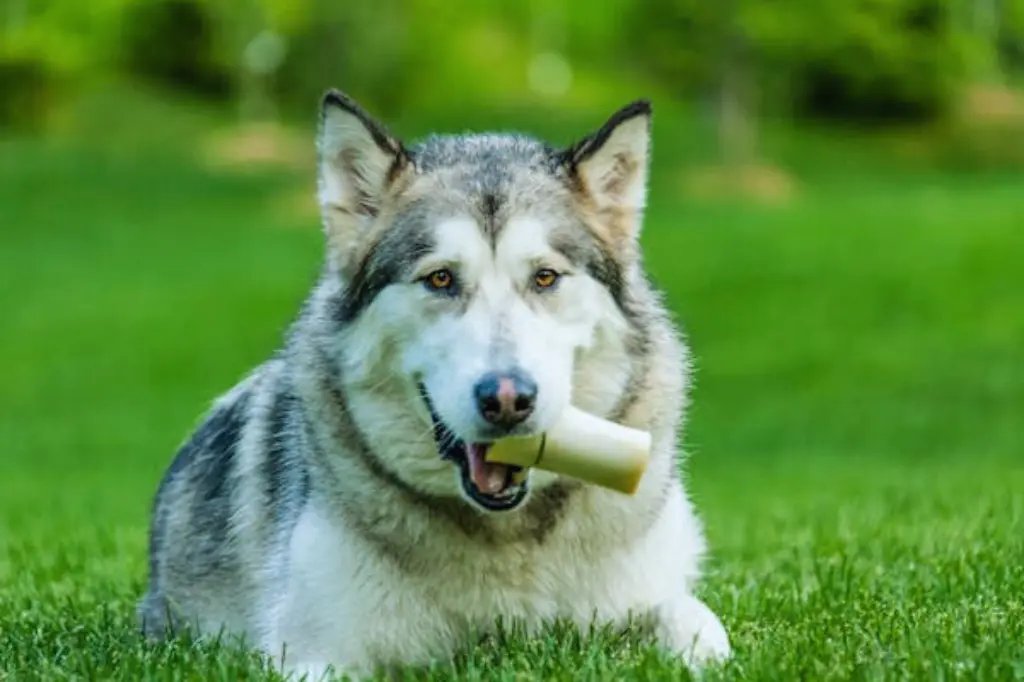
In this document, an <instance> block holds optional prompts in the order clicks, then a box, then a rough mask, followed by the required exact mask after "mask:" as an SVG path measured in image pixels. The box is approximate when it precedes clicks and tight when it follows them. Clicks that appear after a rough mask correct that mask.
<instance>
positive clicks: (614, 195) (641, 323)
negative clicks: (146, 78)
mask: <svg viewBox="0 0 1024 682" xmlns="http://www.w3.org/2000/svg"><path fill="white" fill-rule="evenodd" d="M651 125H652V107H651V104H650V102H649V101H648V100H637V101H635V102H632V103H630V104H628V105H627V106H624V107H623V108H621V109H620V110H618V111H617V112H615V113H614V114H613V115H612V116H611V117H610V118H609V119H607V121H606V122H605V123H604V124H603V125H602V126H601V127H600V128H598V129H596V130H594V131H593V132H591V133H590V134H588V135H586V136H584V137H582V138H580V139H579V141H578V142H576V143H575V144H572V145H570V146H568V147H555V146H552V145H550V144H548V143H545V142H543V141H540V140H537V139H535V138H533V137H530V136H527V135H522V134H518V133H515V134H513V133H486V134H485V133H467V134H462V135H435V136H430V137H426V138H425V139H423V140H421V141H419V142H418V143H417V144H415V145H406V144H404V143H403V142H402V141H400V140H399V139H398V138H396V137H394V136H393V135H392V134H391V133H390V132H389V131H388V130H387V129H386V128H385V127H384V125H382V124H381V123H380V122H378V121H377V120H375V118H374V117H372V116H371V115H370V114H369V113H368V112H367V110H365V109H364V108H362V106H361V105H360V104H358V103H357V102H356V101H354V100H353V99H352V98H350V97H349V96H348V95H346V94H344V93H341V92H339V91H336V90H329V91H327V92H326V94H325V95H324V96H323V98H322V99H321V101H320V116H319V126H318V134H317V162H316V163H317V171H318V180H317V192H318V198H319V203H320V208H321V213H322V223H323V230H324V234H325V257H324V259H323V264H322V269H321V271H320V273H319V274H318V277H317V278H316V283H315V285H314V286H313V287H312V290H311V292H310V293H309V295H308V297H307V298H306V299H305V301H304V303H303V305H302V306H301V310H300V311H299V313H298V315H297V317H296V318H295V319H294V320H293V321H292V323H291V324H290V326H289V328H288V332H287V334H286V335H285V339H284V341H283V342H282V343H281V344H280V346H279V348H278V350H277V351H276V352H275V353H274V354H273V356H272V357H270V358H269V359H268V360H267V361H265V362H264V363H263V364H261V365H260V366H258V367H257V368H255V369H254V370H253V371H251V372H250V373H248V374H247V375H245V376H244V377H241V378H240V380H239V382H238V383H237V384H236V385H235V386H234V387H233V388H231V389H230V390H228V391H227V392H226V393H224V394H223V395H222V396H220V397H219V398H217V399H216V400H215V401H214V402H213V403H212V404H211V406H210V407H209V409H208V411H207V412H206V413H205V414H204V415H203V416H202V418H201V421H200V423H199V425H198V426H197V427H196V428H195V430H194V432H193V433H192V435H191V436H190V437H189V438H188V439H187V441H186V442H185V443H184V444H183V445H182V446H181V447H180V449H179V450H178V453H177V455H176V457H175V458H174V459H173V462H172V463H171V464H170V466H169V467H168V469H167V470H166V472H165V474H164V475H163V477H162V479H161V481H160V483H159V487H158V490H157V493H156V496H155V500H154V502H153V507H152V514H151V518H150V536H149V541H150V545H149V576H148V587H147V592H146V594H145V595H144V596H143V597H142V599H141V600H140V601H139V604H138V616H139V618H140V624H141V628H142V630H143V632H145V633H146V635H147V636H149V637H155V638H159V637H165V636H169V635H170V634H172V633H178V632H181V631H184V630H189V629H191V631H193V632H198V633H199V634H200V635H208V636H212V635H215V634H218V633H221V634H222V633H225V632H226V633H229V634H231V635H235V636H238V637H241V638H243V639H244V641H245V642H247V643H249V644H250V645H252V646H254V647H255V648H257V649H258V650H260V651H262V652H265V653H266V654H267V655H268V656H269V657H271V658H272V659H273V660H275V661H276V662H277V663H278V664H279V665H280V666H281V668H282V669H283V670H285V671H286V672H289V673H295V674H297V675H308V676H309V677H310V678H319V677H321V676H323V675H324V674H325V673H328V674H329V673H331V672H332V671H333V672H334V673H339V674H347V675H352V676H362V675H371V674H376V673H378V672H380V671H382V670H397V669H402V668H403V667H405V666H419V665H426V664H430V663H432V662H436V661H450V660H451V657H452V656H453V655H454V653H455V652H457V651H458V650H460V649H461V648H463V647H467V646H470V645H471V644H472V643H473V642H474V641H477V640H475V639H474V638H476V637H479V636H483V635H486V634H487V633H489V632H494V628H495V627H496V625H495V623H496V622H497V621H498V620H499V619H500V620H503V621H507V622H516V623H519V624H521V625H522V626H523V627H524V628H525V632H526V633H527V634H530V633H538V632H540V631H541V630H542V628H543V627H545V626H546V624H549V623H552V622H554V621H556V620H560V621H561V622H569V623H572V624H575V625H577V626H579V627H580V628H581V629H586V628H590V627H592V626H594V625H602V624H608V625H611V626H615V627H628V624H629V623H631V622H641V621H642V622H645V623H647V624H648V627H649V632H650V633H651V635H652V637H653V638H654V641H655V642H657V644H658V645H660V646H661V647H663V648H664V649H665V650H667V651H668V652H670V653H672V654H675V655H679V656H681V657H682V658H683V660H684V661H685V663H686V664H687V665H689V666H690V667H691V669H693V670H695V671H699V670H703V669H705V668H706V665H707V664H709V663H711V662H716V661H723V660H725V659H727V658H729V657H730V656H731V648H730V642H729V638H728V636H727V633H726V631H725V629H724V627H723V625H722V623H721V621H720V620H719V618H718V617H717V616H716V615H715V614H714V613H713V612H712V611H711V610H710V609H709V608H708V607H707V606H706V605H705V604H704V603H703V602H702V601H701V600H700V599H698V598H697V597H695V596H694V588H695V586H696V584H697V582H698V580H699V579H700V576H701V572H702V568H701V567H702V564H703V558H704V556H705V553H706V541H705V537H704V534H703V530H702V528H703V527H702V524H701V522H700V521H699V519H698V516H697V514H696V512H695V510H694V507H693V505H692V504H691V502H690V501H689V499H688V497H687V494H686V491H685V489H684V485H683V481H682V479H681V475H680V465H681V463H682V455H681V454H680V449H679V444H678V440H679V438H680V433H681V430H682V428H683V422H684V419H683V413H684V410H685V408H686V405H687V402H688V392H689V384H690V373H691V369H690V367H691V361H690V354H689V351H688V348H687V346H686V344H685V341H684V338H683V334H682V332H681V331H680V330H678V329H677V328H676V326H675V324H674V323H673V321H672V319H671V317H670V315H669V313H668V312H667V310H666V308H665V306H664V305H663V303H662V299H661V294H660V293H659V291H658V290H657V289H656V288H655V287H654V285H653V284H652V283H651V282H650V280H649V278H648V276H647V275H646V273H645V270H644V267H643V264H642V253H641V249H640V245H639V242H640V239H639V237H640V233H641V226H642V222H643V216H644V209H645V205H646V197H647V183H648V173H649V156H650V147H651V140H650V137H651ZM570 403H571V404H572V405H574V406H576V407H578V408H580V409H583V410H586V411H587V412H590V413H592V414H595V415H598V416H601V417H604V418H607V419H610V420H613V421H615V422H618V423H621V424H624V425H628V426H632V427H635V428H638V429H644V430H647V431H649V432H650V433H651V437H652V454H651V460H650V463H649V468H648V469H647V471H646V472H645V474H644V476H643V479H642V481H641V483H640V486H639V489H638V490H637V491H636V493H635V494H634V495H626V494H623V493H620V492H616V491H612V490H607V489H604V488H600V487H597V486H594V485H591V484H587V483H585V482H583V481H580V480H575V479H572V478H569V477H565V476H559V475H556V474H552V473H549V472H546V471H542V470H539V469H535V468H528V469H520V468H517V467H514V466H507V465H501V464H495V463H490V462H488V461H487V460H486V453H487V449H488V447H489V444H491V443H493V442H494V441H495V440H496V439H499V438H501V437H504V436H508V435H524V434H532V433H538V432H542V431H544V430H545V429H547V428H548V427H550V425H551V424H552V423H553V422H554V421H555V420H556V419H557V418H558V416H559V415H560V413H561V411H562V410H563V409H564V408H566V406H568V405H569V404H570ZM633 619H637V620H636V621H634V620H633Z"/></svg>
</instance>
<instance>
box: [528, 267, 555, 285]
mask: <svg viewBox="0 0 1024 682" xmlns="http://www.w3.org/2000/svg"><path fill="white" fill-rule="evenodd" d="M558 277H559V274H558V273H557V272H555V271H554V270H551V269H549V268H544V269H542V270H538V271H537V272H536V273H534V275H533V283H534V284H535V285H536V286H537V288H538V289H550V288H551V287H553V286H555V283H556V282H558Z"/></svg>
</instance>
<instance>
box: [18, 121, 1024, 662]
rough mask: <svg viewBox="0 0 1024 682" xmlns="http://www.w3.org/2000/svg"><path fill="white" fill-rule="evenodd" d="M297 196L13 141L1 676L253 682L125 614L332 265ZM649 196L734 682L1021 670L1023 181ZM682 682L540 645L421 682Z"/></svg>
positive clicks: (633, 646)
mask: <svg viewBox="0 0 1024 682" xmlns="http://www.w3.org/2000/svg"><path fill="white" fill-rule="evenodd" d="M661 158H662V159H664V156H662V157H661ZM305 181H306V179H305V178H296V177H290V176H288V175H285V174H250V175H247V176H225V175H216V174H212V173H211V172H206V171H203V170H201V169H200V168H198V167H196V166H194V165H192V164H191V163H190V162H188V161H187V160H185V159H183V158H182V157H181V156H180V155H177V156H172V155H165V156H161V155H160V154H158V153H156V152H153V153H150V152H148V151H147V152H146V153H145V154H144V155H142V157H141V158H139V157H133V156H132V155H131V154H128V153H125V152H124V150H117V149H113V150H110V151H102V150H101V149H100V146H99V145H71V146H68V145H63V144H61V145H55V144H44V143H41V142H14V141H7V142H0V329H2V332H3V333H2V334H0V376H2V377H3V378H2V381H0V679H4V680H6V679H12V680H14V679H17V680H21V679H67V678H75V679H121V680H138V679H143V678H158V679H258V678H262V675H263V674H264V673H263V672H261V671H262V668H261V666H260V664H259V663H258V661H256V659H255V658H247V657H244V656H242V655H239V654H237V653H232V652H229V651H226V650H225V651H222V650H219V649H218V648H216V647H195V646H189V645H187V644H186V643H183V642H179V643H174V644H168V645H163V646H150V645H147V644H144V643H143V642H142V641H141V640H140V638H139V636H138V635H137V634H136V631H135V623H134V615H133V608H134V602H135V600H136V598H137V597H138V596H139V594H140V592H141V590H142V587H143V581H144V577H145V562H146V549H145V543H146V536H145V534H146V521H147V512H148V505H149V501H150V496H151V494H152V492H153V490H154V489H155V486H156V483H157V479H158V477H159V475H160V473H161V471H162V469H163V467H164V466H165V465H166V464H167V462H168V461H169V459H170V457H171V455H172V452H173V450H174V448H175V446H176V445H177V444H178V442H179V441H180V440H181V438H182V437H183V436H184V435H185V434H186V432H187V431H188V430H189V429H190V427H191V426H192V425H193V424H194V422H195V419H196V417H197V416H198V414H199V412H200V411H201V410H202V409H204V407H205V405H206V404H207V403H208V401H210V400H211V399H212V398H213V397H214V396H215V395H216V394H217V393H218V392H219V391H221V390H224V389H225V388H227V387H228V386H229V385H230V384H231V383H232V382H233V381H235V380H236V379H237V378H238V377H239V376H240V375H241V374H242V373H243V372H245V371H246V369H247V368H249V367H250V366H251V365H252V364H254V363H256V362H258V361H260V360H261V359H263V358H264V357H265V356H266V355H267V354H268V353H269V352H270V351H271V350H272V349H273V348H274V346H275V345H276V344H277V343H278V340H279V338H280V335H281V333H282V331H283V330H284V328H285V326H286V324H287V323H288V321H289V320H290V319H291V317H292V315H293V314H294V313H295V311H296V306H297V305H298V303H299V301H300V299H301V298H302V296H303V294H304V292H305V290H306V287H307V286H308V285H309V284H310V283H311V282H312V280H313V278H314V276H315V274H316V272H317V268H318V265H319V262H318V259H319V256H320V252H319V249H320V236H319V233H318V232H317V226H316V223H315V220H312V221H311V220H310V219H309V218H307V217H290V216H288V215H287V214H286V213H284V212H282V211H280V210H278V207H279V206H280V205H281V203H280V199H281V197H283V196H290V195H291V194H293V193H294V192H295V191H296V190H297V189H299V190H301V188H302V187H303V185H302V184H301V183H302V182H305ZM663 185H665V186H664V187H662V188H661V189H659V190H657V191H655V193H654V195H653V197H652V201H653V207H652V210H651V214H650V219H649V222H648V228H647V232H646V235H645V241H646V245H647V248H648V254H649V256H648V262H649V267H650V269H651V271H652V273H653V274H654V276H655V278H656V279H657V280H658V282H659V283H660V284H661V285H662V286H663V287H664V288H665V289H666V290H667V291H668V293H669V297H670V300H671V303H672V305H673V308H674V310H675V311H676V312H677V314H678V315H679V319H680V321H681V322H682V323H683V324H684V326H685V328H686V330H687V333H688V335H689V337H690V341H691V343H692V345H693V347H694V350H695V353H696V356H697V366H698V376H697V382H696V391H695V393H694V406H693V409H692V412H691V415H690V423H689V429H688V432H687V443H688V448H689V450H690V452H691V455H692V458H691V460H690V465H689V473H688V479H689V481H690V488H691V490H692V493H693V495H694V497H695V498H696V500H697V501H698V503H699V505H700V508H701V510H702V513H703V515H704V517H705V519H706V522H707V528H708V533H709V536H710V542H711V546H712V548H713V551H714V554H713V557H712V562H711V564H710V566H709V568H710V570H711V574H710V576H709V579H708V582H707V584H706V588H705V596H706V598H707V600H708V601H709V602H710V604H711V605H712V606H713V607H714V609H715V610H716V611H717V612H719V613H720V614H721V615H722V617H723V618H724V620H725V623H726V626H727V628H728V629H729V631H730V633H731V635H732V637H733V641H734V644H735V648H736V651H737V656H736V659H735V661H734V662H732V663H730V664H729V665H727V666H726V667H725V668H724V669H723V670H722V671H721V678H722V679H731V680H739V679H743V680H796V679H814V680H825V679H936V680H948V679H965V680H967V679H970V680H976V679H985V680H1012V679H1024V190H1022V188H1021V182H1020V178H1019V177H998V176H991V177H984V178H982V177H975V178H954V177H934V176H929V177H924V176H920V177H917V178H914V177H896V178H887V179H884V180H883V179H882V178H881V177H879V178H876V179H875V180H872V179H871V178H870V177H868V178H864V177H862V178H860V179H858V180H852V179H851V180H849V181H848V182H846V183H843V182H835V181H832V182H829V183H827V184H822V185H821V186H820V187H810V188H808V190H807V193H806V196H805V198H804V199H802V200H800V201H798V202H797V203H795V204H793V205H791V206H789V207H787V208H774V209H756V208H753V207H740V206H710V205H703V206H702V205H697V204H686V203H683V202H681V201H679V200H678V199H676V198H674V197H673V195H672V192H671V191H670V189H668V188H667V183H663ZM309 191H312V188H311V186H310V187H309ZM681 674H682V673H681V668H680V667H679V666H678V664H677V663H675V662H672V661H670V660H667V659H664V658H661V657H659V656H658V655H657V654H656V653H654V652H653V651H652V650H651V649H649V648H648V647H647V646H646V645H645V644H644V643H643V642H642V641H638V640H636V639H631V638H629V637H626V638H625V639H622V638H614V637H611V636H597V637H596V638H595V639H594V640H591V641H584V642H582V643H581V641H580V639H579V637H578V636H574V635H573V634H572V633H570V632H565V631H554V630H553V631H552V633H551V635H550V636H549V637H546V638H543V639H540V640H534V641H525V640H522V639H519V638H516V637H514V636H510V637H509V638H508V639H506V640H505V641H492V642H487V643H485V644H484V645H482V646H481V647H479V648H477V649H475V650H473V651H467V652H466V653H465V655H464V656H463V657H462V658H461V659H460V660H459V662H458V664H457V669H456V670H452V669H448V668H439V669H438V670H436V671H432V672H424V671H418V672H410V675H411V676H415V677H417V678H418V679H424V678H429V679H453V678H455V677H457V676H458V677H460V678H462V679H480V680H482V679H501V680H513V679H516V680H526V679H561V680H574V679H581V678H587V679H638V680H639V679H644V680H652V679H678V678H679V676H680V675H681Z"/></svg>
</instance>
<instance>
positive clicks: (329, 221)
mask: <svg viewBox="0 0 1024 682" xmlns="http://www.w3.org/2000/svg"><path fill="white" fill-rule="evenodd" d="M317 153H318V154H317V155H318V163H317V166H318V168H317V172H318V178H317V185H318V193H319V200H320V209H321V212H322V213H323V220H324V228H325V230H326V231H327V236H328V239H329V240H330V241H331V243H332V246H334V247H335V248H336V249H340V250H341V252H344V251H346V250H347V249H349V248H351V246H352V244H353V243H354V241H355V240H356V238H357V237H358V236H359V234H360V232H361V231H362V230H363V229H365V228H366V227H367V226H368V225H369V224H371V223H372V222H373V219H374V218H375V217H376V216H377V214H378V212H379V211H380V208H381V201H382V199H383V198H384V196H385V195H386V193H387V192H388V190H389V189H391V187H392V185H393V184H394V183H395V182H396V180H397V179H398V178H399V176H400V175H401V174H402V173H403V171H405V170H406V169H407V167H408V166H409V165H410V163H409V156H408V154H407V153H406V151H405V148H404V147H403V146H402V143H401V142H400V141H399V140H397V139H395V138H394V137H392V136H391V135H390V134H388V132H387V130H386V129H385V128H384V126H383V125H381V124H380V123H378V122H377V121H375V120H374V119H373V118H372V117H371V116H370V115H369V114H368V113H367V112H366V111H364V110H363V108H362V107H360V106H359V105H358V104H356V102H355V101H354V100H352V99H351V98H350V97H348V96H347V95H345V94H344V93H341V92H338V91H337V90H330V91H328V92H327V93H326V94H325V95H324V96H323V99H322V100H321V103H320V126H319V132H318V136H317Z"/></svg>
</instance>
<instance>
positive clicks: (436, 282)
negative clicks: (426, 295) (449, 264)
mask: <svg viewBox="0 0 1024 682" xmlns="http://www.w3.org/2000/svg"><path fill="white" fill-rule="evenodd" d="M423 282H424V284H426V285H427V288H428V289H433V290H434V291H443V290H445V289H448V288H450V287H451V286H452V284H453V283H454V282H455V277H454V275H452V271H451V270H448V269H442V270H434V271H433V272H432V273H430V274H429V275H427V276H426V277H424V278H423Z"/></svg>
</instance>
